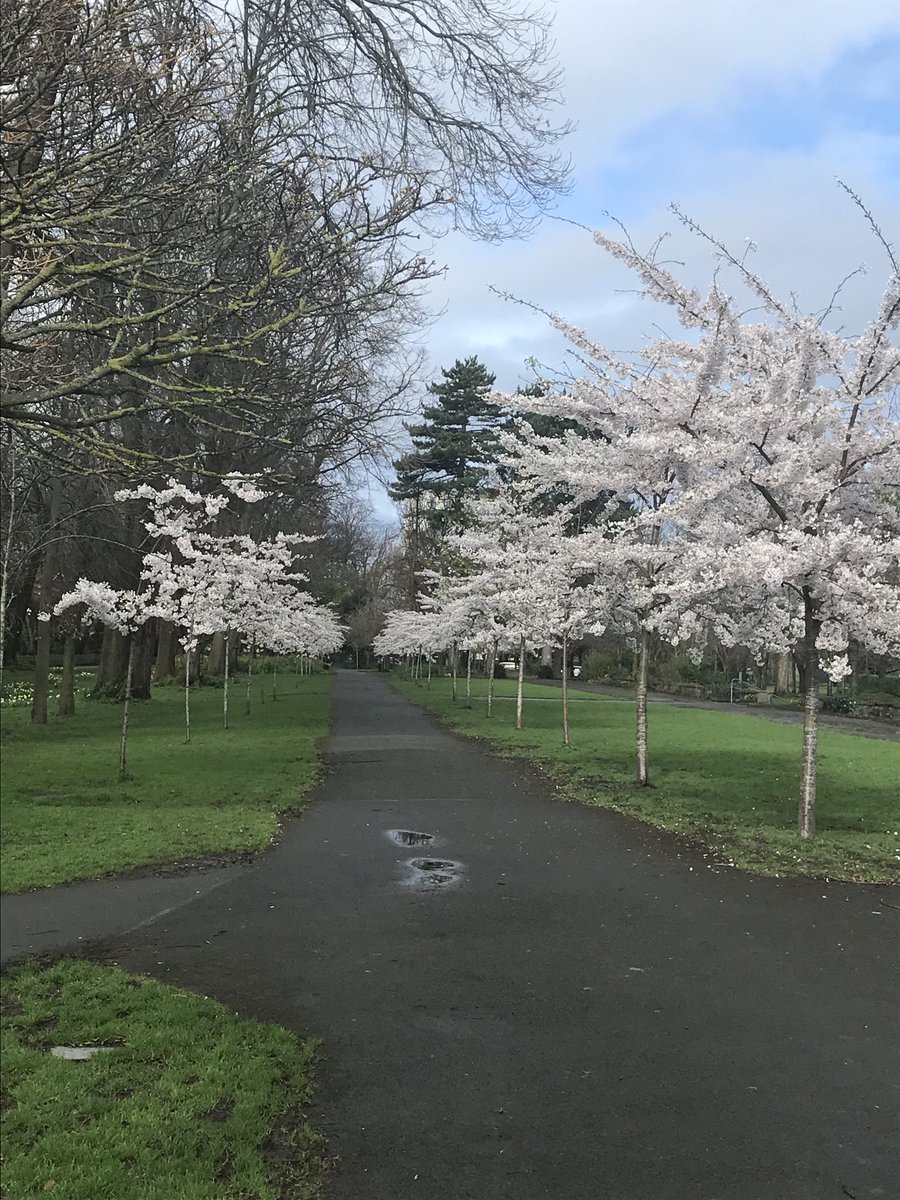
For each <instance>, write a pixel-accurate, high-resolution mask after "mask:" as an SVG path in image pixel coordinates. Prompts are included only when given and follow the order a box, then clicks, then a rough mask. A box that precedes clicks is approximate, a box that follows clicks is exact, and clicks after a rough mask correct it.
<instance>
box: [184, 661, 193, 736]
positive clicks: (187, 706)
mask: <svg viewBox="0 0 900 1200" xmlns="http://www.w3.org/2000/svg"><path fill="white" fill-rule="evenodd" d="M184 740H185V741H186V742H189V741H190V740H191V644H190V641H186V642H185V644H184Z"/></svg>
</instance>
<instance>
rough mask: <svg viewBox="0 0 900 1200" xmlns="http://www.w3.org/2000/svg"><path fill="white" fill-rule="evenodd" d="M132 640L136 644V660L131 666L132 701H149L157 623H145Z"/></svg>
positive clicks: (132, 636) (152, 621) (150, 621)
mask: <svg viewBox="0 0 900 1200" xmlns="http://www.w3.org/2000/svg"><path fill="white" fill-rule="evenodd" d="M131 639H132V641H133V642H134V643H135V649H134V660H133V662H132V664H131V699H132V700H149V699H150V683H151V680H152V678H153V662H154V657H155V656H154V651H155V649H156V621H155V620H149V621H145V622H144V624H143V625H142V626H141V628H140V629H139V630H137V632H136V633H133V634H132V635H131Z"/></svg>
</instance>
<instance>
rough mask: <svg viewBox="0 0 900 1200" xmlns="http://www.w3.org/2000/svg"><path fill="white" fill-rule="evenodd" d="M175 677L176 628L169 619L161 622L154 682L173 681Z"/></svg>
mask: <svg viewBox="0 0 900 1200" xmlns="http://www.w3.org/2000/svg"><path fill="white" fill-rule="evenodd" d="M174 678H175V630H174V629H173V628H172V625H171V623H170V622H169V621H160V622H159V641H158V642H157V645H156V665H155V666H154V668H153V682H154V683H171V681H172V680H173V679H174Z"/></svg>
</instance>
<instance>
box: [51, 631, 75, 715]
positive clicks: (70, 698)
mask: <svg viewBox="0 0 900 1200" xmlns="http://www.w3.org/2000/svg"><path fill="white" fill-rule="evenodd" d="M74 714H75V635H74V634H71V633H70V634H67V635H66V640H65V642H64V643H63V660H62V679H61V680H60V683H59V704H58V705H57V708H56V715H57V716H58V717H71V716H74Z"/></svg>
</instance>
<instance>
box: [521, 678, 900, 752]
mask: <svg viewBox="0 0 900 1200" xmlns="http://www.w3.org/2000/svg"><path fill="white" fill-rule="evenodd" d="M529 682H530V683H539V684H541V685H544V686H547V687H556V688H558V687H561V686H562V684H561V683H560V681H559V680H558V679H534V680H529ZM569 687H570V689H571V691H572V692H573V693H574V694H576V695H577V693H579V692H585V693H592V694H594V695H596V696H606V697H607V699H609V700H630V701H632V702H633V701H634V688H622V687H614V686H613V685H612V684H607V683H581V682H580V681H578V680H574V679H573V680H570V681H569ZM529 699H532V697H529ZM647 699H648V700H649V701H650V702H651V703H653V704H665V705H667V706H668V707H670V708H702V709H705V710H706V711H707V712H719V713H729V714H730V715H731V716H736V717H757V718H758V719H760V720H763V721H774V722H775V723H776V724H778V725H802V724H803V710H802V709H795V708H771V707H769V706H768V705H759V704H743V703H740V702H736V703H734V704H725V703H719V702H718V701H716V700H697V699H694V697H692V696H672V695H670V694H669V693H668V692H648V693H647ZM819 725H820V726H821V725H826V726H828V727H829V728H830V729H838V730H840V732H841V733H852V734H855V735H856V736H857V737H867V738H876V739H878V740H879V741H885V742H900V725H896V724H891V723H890V722H888V721H870V720H868V719H867V718H864V717H843V716H841V715H840V714H839V713H827V712H820V713H819Z"/></svg>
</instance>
